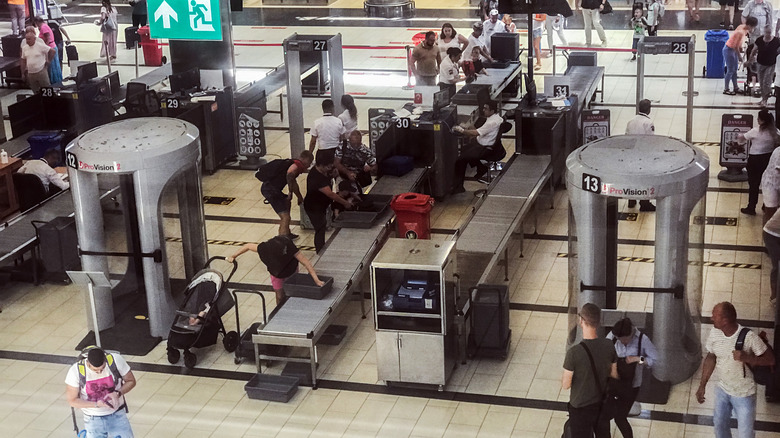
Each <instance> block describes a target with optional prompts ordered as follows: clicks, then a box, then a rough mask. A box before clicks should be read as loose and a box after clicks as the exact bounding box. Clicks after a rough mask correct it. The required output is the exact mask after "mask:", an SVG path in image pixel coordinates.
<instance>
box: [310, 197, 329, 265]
mask: <svg viewBox="0 0 780 438" xmlns="http://www.w3.org/2000/svg"><path fill="white" fill-rule="evenodd" d="M327 208H328V207H327V206H326V207H325V209H319V208H310V207H306V206H304V209H305V210H306V214H307V215H309V220H310V221H311V226H312V227H314V249H315V250H316V251H317V254H319V252H320V251H321V250H322V248H323V247H324V246H325V231H327V229H328V220H327V217H326V216H325V215H326V213H327V211H328V210H327Z"/></svg>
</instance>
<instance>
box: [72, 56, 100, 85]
mask: <svg viewBox="0 0 780 438" xmlns="http://www.w3.org/2000/svg"><path fill="white" fill-rule="evenodd" d="M96 77H98V69H97V62H88V63H86V64H82V65H80V66H79V67H78V70H77V71H76V85H77V86H81V85H82V84H84V83H86V82H87V81H89V80H90V79H94V78H96Z"/></svg>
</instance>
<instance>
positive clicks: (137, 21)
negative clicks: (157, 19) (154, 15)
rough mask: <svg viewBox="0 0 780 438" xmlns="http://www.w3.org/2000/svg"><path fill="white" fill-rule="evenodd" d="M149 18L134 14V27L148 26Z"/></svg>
mask: <svg viewBox="0 0 780 438" xmlns="http://www.w3.org/2000/svg"><path fill="white" fill-rule="evenodd" d="M148 18H149V16H148V15H136V14H133V27H143V26H146V21H147V19H148Z"/></svg>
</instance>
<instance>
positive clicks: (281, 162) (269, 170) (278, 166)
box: [255, 158, 295, 182]
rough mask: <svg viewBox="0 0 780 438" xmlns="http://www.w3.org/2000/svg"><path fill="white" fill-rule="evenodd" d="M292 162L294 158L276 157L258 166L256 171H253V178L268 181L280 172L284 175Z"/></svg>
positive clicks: (276, 176)
mask: <svg viewBox="0 0 780 438" xmlns="http://www.w3.org/2000/svg"><path fill="white" fill-rule="evenodd" d="M294 162H295V160H292V159H284V158H277V159H276V160H273V161H270V162H268V163H266V164H263V165H262V166H260V167H259V168H258V169H257V172H255V178H257V179H258V180H260V181H262V182H268V181H271V180H273V179H275V178H278V177H279V175H280V174H285V175H286V174H287V169H289V168H290V166H292V165H293V163H294Z"/></svg>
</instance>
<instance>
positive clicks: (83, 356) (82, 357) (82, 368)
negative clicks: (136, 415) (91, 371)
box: [70, 345, 128, 434]
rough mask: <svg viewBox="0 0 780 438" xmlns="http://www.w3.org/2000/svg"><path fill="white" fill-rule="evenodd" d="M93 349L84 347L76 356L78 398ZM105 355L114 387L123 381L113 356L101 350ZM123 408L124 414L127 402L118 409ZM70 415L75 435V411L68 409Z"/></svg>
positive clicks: (91, 346) (109, 352)
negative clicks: (89, 355) (88, 356)
mask: <svg viewBox="0 0 780 438" xmlns="http://www.w3.org/2000/svg"><path fill="white" fill-rule="evenodd" d="M95 348H98V347H97V346H95V345H90V346H88V347H86V348H85V349H83V350H81V353H79V356H78V362H76V368H77V369H78V372H79V389H78V393H77V394H79V395H78V396H81V390H82V389H84V386H86V385H87V363H86V362H87V355H88V354H89V351H90V350H93V349H95ZM103 351H105V353H106V365H107V366H108V369H109V371H110V372H111V376H112V377H113V378H114V385H116V383H117V382H120V381H123V379H122V375H121V374H119V369H117V367H116V361H115V360H114V355H113V354H112V353H114V352H111V351H108V350H103ZM121 408H124V409H125V412H128V410H127V402H125V403H124V404H123V405H122V406H120V407H119V409H121ZM119 409H117V410H119ZM70 413H71V415H72V416H73V428H74V429H75V430H76V433H77V434H78V433H79V428H78V424H77V423H76V409H75V408H72V407H71V408H70Z"/></svg>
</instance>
